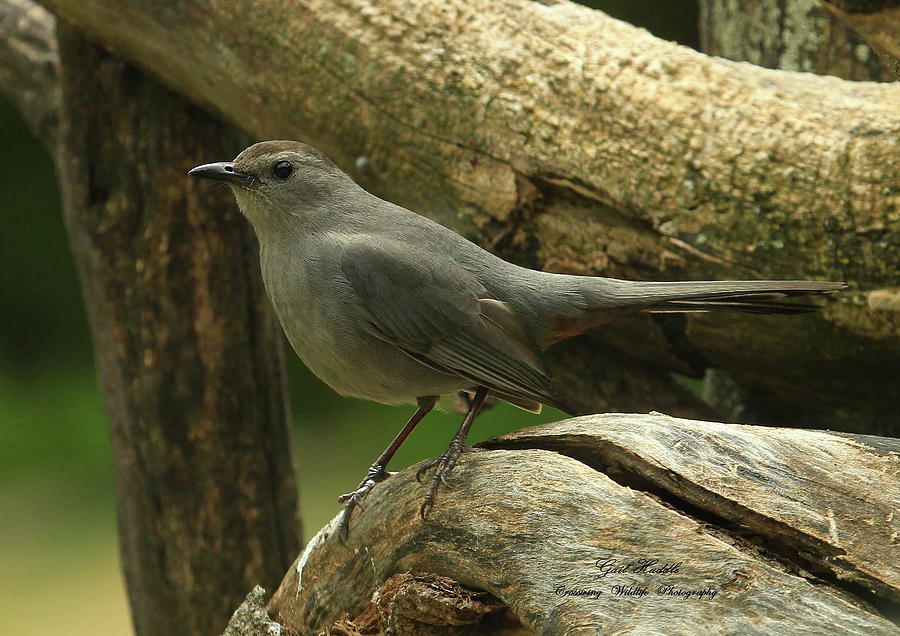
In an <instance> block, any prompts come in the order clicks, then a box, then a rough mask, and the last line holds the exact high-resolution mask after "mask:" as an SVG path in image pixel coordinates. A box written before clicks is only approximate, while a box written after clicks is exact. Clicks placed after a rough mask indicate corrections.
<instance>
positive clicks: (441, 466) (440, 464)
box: [416, 386, 488, 519]
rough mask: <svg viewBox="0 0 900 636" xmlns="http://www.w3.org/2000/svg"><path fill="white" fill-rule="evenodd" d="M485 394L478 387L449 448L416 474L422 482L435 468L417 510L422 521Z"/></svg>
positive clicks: (457, 457)
mask: <svg viewBox="0 0 900 636" xmlns="http://www.w3.org/2000/svg"><path fill="white" fill-rule="evenodd" d="M487 394H488V390H487V389H486V388H485V387H483V386H480V387H478V390H477V391H476V392H475V397H473V398H472V402H471V404H470V405H469V410H468V411H467V412H466V416H465V417H464V418H463V421H462V424H460V425H459V430H458V431H456V435H454V436H453V439H452V440H450V446H448V447H447V450H446V451H444V454H443V455H441V456H440V457H438V458H437V459H433V460H431V461H430V462H428V463H427V464H425V465H424V466H422V467H421V468H420V469H419V470H418V471H417V472H416V479H418V480H419V481H422V476H423V475H424V474H425V472H426V471H428V470H429V469H430V468H432V467H433V466H437V468H436V469H435V471H434V475H433V476H432V478H431V484H430V485H429V486H428V492H426V493H425V500H424V501H423V502H422V506H421V507H420V508H419V514H420V515H422V518H423V519H424V518H425V517H426V516H427V515H428V511H429V510H431V508H432V506H434V495H435V493H436V492H437V489H438V486H440V485H441V484H444V485H445V486H447V485H448V484H447V475H449V474H450V471H452V470H453V467H454V466H456V460H457V459H459V454H460V453H461V452H462V449H463V445H464V444H465V443H466V436H467V435H468V434H469V429H470V428H472V422H474V421H475V416H476V415H478V412H479V411H480V410H481V406H482V404H484V399H485V398H486V397H487Z"/></svg>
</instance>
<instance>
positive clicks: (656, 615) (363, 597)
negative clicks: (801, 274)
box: [269, 414, 900, 634]
mask: <svg viewBox="0 0 900 636" xmlns="http://www.w3.org/2000/svg"><path fill="white" fill-rule="evenodd" d="M482 446H484V447H486V448H489V449H490V450H485V449H477V450H474V451H472V452H469V453H466V454H465V455H464V456H463V459H462V460H461V464H460V465H459V466H458V468H457V470H456V471H455V472H454V474H453V476H452V480H451V483H452V488H450V489H446V490H442V491H441V493H440V495H439V498H438V500H437V505H436V506H435V508H434V510H433V511H432V516H431V517H429V518H428V519H427V520H425V521H422V520H421V519H420V518H419V517H418V506H419V504H420V503H421V497H422V494H423V488H424V487H423V486H421V485H419V484H417V483H416V481H415V478H414V476H413V475H414V472H415V468H416V467H415V466H414V467H411V468H409V469H407V470H404V471H402V472H400V473H398V474H396V475H394V476H392V477H391V478H390V479H388V480H386V481H385V482H384V483H382V484H379V485H378V486H376V487H375V489H374V490H373V491H372V493H371V494H370V498H369V499H368V500H367V501H366V504H367V505H366V508H365V509H364V510H362V511H360V513H359V514H358V515H357V516H356V517H354V524H353V526H352V528H351V533H350V538H349V542H348V547H343V546H341V545H340V544H339V543H338V542H337V541H336V540H335V539H334V538H333V537H332V536H331V534H332V532H333V530H334V528H335V522H332V523H331V524H329V525H328V526H326V527H325V528H323V529H322V530H321V531H320V532H319V533H318V534H317V535H316V537H315V538H314V539H313V540H312V541H311V542H310V543H309V544H308V546H307V549H306V550H305V551H304V553H303V555H301V557H300V558H299V559H298V560H297V562H296V563H295V564H294V566H293V567H292V568H291V569H290V570H289V571H288V573H287V575H286V576H285V578H284V580H283V582H282V583H281V586H280V588H279V589H278V591H277V592H276V593H275V595H274V597H273V598H272V600H271V602H270V604H269V610H270V614H271V616H272V617H273V618H274V619H275V620H277V621H278V622H279V623H280V624H282V625H283V626H285V627H288V628H290V629H295V630H297V631H298V632H300V633H303V634H310V633H316V631H317V630H321V629H324V628H326V627H329V626H333V625H335V624H337V625H338V626H340V625H342V624H343V625H346V622H343V623H342V622H341V620H342V618H343V619H347V618H348V617H350V618H353V617H359V618H358V620H359V621H360V623H365V621H366V620H369V619H370V618H371V613H372V612H373V611H375V610H374V609H373V608H375V609H377V607H378V603H377V602H376V603H375V605H368V604H369V601H370V597H371V596H372V594H373V592H375V591H376V590H379V588H381V587H382V584H383V583H384V582H385V581H386V580H387V579H388V578H389V577H391V576H392V575H394V574H397V573H403V572H411V573H414V574H421V575H439V576H446V577H449V578H450V579H453V580H455V581H457V582H459V583H460V584H462V585H466V586H471V587H472V588H476V589H479V590H485V591H487V592H490V593H491V594H492V595H494V596H495V597H497V598H498V599H500V600H501V601H503V602H504V603H505V604H507V605H508V606H509V608H510V610H511V611H512V612H513V613H514V614H515V615H516V616H517V617H518V618H519V620H521V622H522V623H523V624H524V626H525V627H527V628H529V629H531V630H534V631H537V632H539V633H544V634H582V633H584V634H588V633H597V632H598V631H599V632H602V633H630V632H631V631H639V632H641V633H667V634H687V633H696V629H697V626H698V625H706V626H709V629H710V631H711V632H715V633H741V634H772V633H784V634H822V633H847V634H873V633H877V634H888V633H891V634H894V633H900V630H898V629H897V627H896V626H895V625H892V624H891V623H890V622H889V621H888V620H886V619H885V618H882V617H881V616H880V615H879V612H878V610H876V609H874V607H877V608H878V609H880V610H882V611H885V612H887V613H888V614H890V613H891V612H896V611H897V607H898V606H897V605H896V601H897V600H900V596H898V591H900V582H898V571H897V566H898V563H900V554H898V550H900V547H898V536H900V534H898V532H900V516H898V515H900V512H898V511H897V510H896V507H897V505H898V501H900V486H898V484H900V480H898V471H900V457H898V454H897V446H898V445H897V443H896V440H888V439H882V438H863V437H860V436H856V437H853V436H842V435H834V434H830V433H824V432H815V431H805V430H795V429H767V428H761V427H744V426H734V425H726V424H718V423H711V422H698V421H688V420H679V419H675V418H669V417H667V416H657V415H622V414H613V415H605V416H588V417H583V418H577V419H572V420H565V421H563V422H558V423H555V424H550V425H547V426H541V427H535V428H531V429H524V430H521V431H516V432H514V433H510V434H508V435H505V436H502V437H499V438H495V439H492V440H489V441H488V442H485V443H484V444H482ZM348 548H349V549H348ZM641 558H646V559H658V560H659V562H658V563H657V564H656V565H655V566H651V567H657V568H658V567H661V566H664V564H679V565H678V566H677V568H675V569H676V570H677V571H670V572H665V573H650V572H635V571H633V570H634V566H633V567H632V570H631V571H628V572H622V573H619V572H610V573H608V574H607V575H606V576H601V575H602V574H603V568H602V567H601V565H602V564H603V563H604V562H605V561H606V560H607V559H615V560H616V561H615V565H619V566H621V565H626V564H628V563H629V562H630V561H632V560H635V559H641ZM670 569H671V568H670ZM815 572H818V574H819V576H816V575H815ZM669 585H670V586H672V588H670V589H671V590H673V591H674V590H681V591H688V590H694V591H702V590H710V591H715V593H716V594H715V596H714V597H712V598H709V597H706V598H689V599H684V598H681V597H677V596H669V595H667V594H666V593H665V589H662V590H661V589H660V586H669ZM616 586H621V587H616ZM641 588H643V589H645V590H646V591H647V593H646V595H643V596H635V595H626V594H624V592H631V593H632V594H634V593H635V591H636V590H639V589H641ZM382 591H383V588H382ZM592 591H593V592H592ZM597 592H599V594H597ZM617 592H619V594H617ZM592 593H593V594H594V595H595V596H594V597H591V596H590V594H592ZM637 593H638V594H640V592H637ZM360 623H355V624H357V625H358V624H360ZM489 631H490V630H488V629H487V628H485V629H484V630H483V633H489ZM334 633H347V632H341V631H335V632H334ZM423 633H424V632H423ZM435 633H437V632H435Z"/></svg>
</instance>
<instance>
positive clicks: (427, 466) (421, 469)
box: [416, 455, 444, 484]
mask: <svg viewBox="0 0 900 636" xmlns="http://www.w3.org/2000/svg"><path fill="white" fill-rule="evenodd" d="M443 458H444V456H443V455H441V456H440V457H436V458H435V459H429V460H428V461H427V462H425V463H424V464H423V465H422V466H420V467H419V470H417V471H416V481H417V482H419V483H420V484H421V483H422V477H424V476H425V473H427V472H428V471H429V470H431V469H432V468H434V467H435V466H437V465H438V464H440V463H441V460H442V459H443Z"/></svg>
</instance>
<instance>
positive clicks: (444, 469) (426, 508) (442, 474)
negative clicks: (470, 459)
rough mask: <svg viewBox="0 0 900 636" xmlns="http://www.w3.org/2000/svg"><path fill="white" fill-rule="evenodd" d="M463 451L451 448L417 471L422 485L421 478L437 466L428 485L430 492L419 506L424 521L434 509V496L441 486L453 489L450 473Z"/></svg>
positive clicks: (417, 476)
mask: <svg viewBox="0 0 900 636" xmlns="http://www.w3.org/2000/svg"><path fill="white" fill-rule="evenodd" d="M462 450H463V447H462V446H459V447H455V446H451V447H450V448H448V449H447V452H446V453H444V454H443V455H441V456H439V457H437V458H435V459H432V460H431V461H429V462H428V463H426V464H425V465H424V466H422V467H421V468H419V470H418V471H416V480H418V482H419V483H422V479H421V478H422V477H423V476H424V475H425V473H426V472H427V471H429V470H431V468H432V467H434V466H437V468H436V469H435V471H434V475H432V477H431V483H430V484H429V485H428V490H427V491H426V493H425V499H424V501H423V502H422V505H421V506H419V515H420V516H421V517H422V518H423V519H425V518H426V517H427V516H428V513H429V512H431V509H432V508H433V507H434V496H435V494H437V491H438V488H439V487H440V485H441V484H443V485H444V486H446V487H447V488H451V487H452V486H451V485H450V483H449V482H448V481H447V477H448V476H449V475H450V472H451V471H452V470H453V468H454V466H456V461H457V460H458V459H459V456H460V454H461V453H462Z"/></svg>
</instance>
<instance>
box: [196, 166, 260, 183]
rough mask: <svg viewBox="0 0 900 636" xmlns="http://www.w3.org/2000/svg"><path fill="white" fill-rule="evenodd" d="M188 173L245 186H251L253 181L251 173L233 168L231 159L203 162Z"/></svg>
mask: <svg viewBox="0 0 900 636" xmlns="http://www.w3.org/2000/svg"><path fill="white" fill-rule="evenodd" d="M188 174H189V175H191V176H193V177H202V178H204V179H212V180H213V181H223V182H225V183H231V184H234V185H239V186H243V187H245V188H249V187H251V186H252V185H253V183H254V179H253V175H250V174H245V173H243V172H239V171H237V170H235V169H234V163H233V162H231V161H220V162H218V163H205V164H203V165H202V166H197V167H196V168H193V169H191V171H190V172H188Z"/></svg>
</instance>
